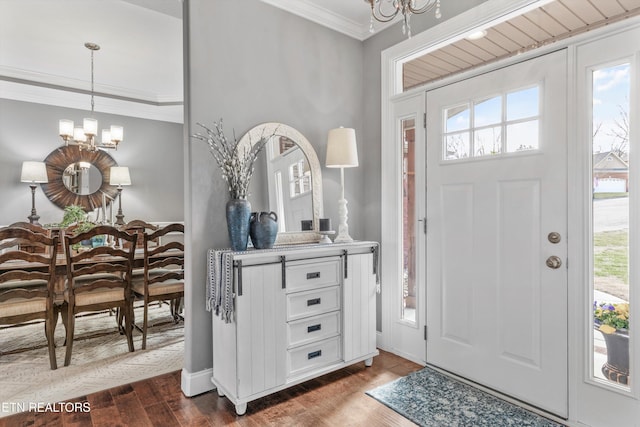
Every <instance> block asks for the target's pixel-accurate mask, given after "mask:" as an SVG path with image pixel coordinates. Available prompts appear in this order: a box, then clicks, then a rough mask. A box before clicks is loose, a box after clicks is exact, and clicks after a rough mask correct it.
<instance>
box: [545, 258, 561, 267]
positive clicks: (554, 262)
mask: <svg viewBox="0 0 640 427" xmlns="http://www.w3.org/2000/svg"><path fill="white" fill-rule="evenodd" d="M561 265H562V260H561V259H560V257H558V256H555V255H551V256H550V257H549V258H547V267H549V268H553V269H554V270H555V269H557V268H560V266H561Z"/></svg>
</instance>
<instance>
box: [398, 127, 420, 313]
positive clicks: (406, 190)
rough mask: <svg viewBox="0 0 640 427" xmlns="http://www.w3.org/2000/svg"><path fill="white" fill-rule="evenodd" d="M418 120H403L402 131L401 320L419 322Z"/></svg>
mask: <svg viewBox="0 0 640 427" xmlns="http://www.w3.org/2000/svg"><path fill="white" fill-rule="evenodd" d="M415 128H416V120H415V118H410V119H403V120H402V121H401V130H402V139H401V141H402V307H401V310H400V313H401V319H402V320H407V321H409V322H415V321H416V308H417V265H416V248H417V245H416V238H417V237H416V231H417V230H416V224H417V222H418V221H417V219H418V218H417V210H416V198H415V196H414V195H415V191H416V174H415V170H416V169H415V168H416V156H415V153H416V144H415V143H416V129H415Z"/></svg>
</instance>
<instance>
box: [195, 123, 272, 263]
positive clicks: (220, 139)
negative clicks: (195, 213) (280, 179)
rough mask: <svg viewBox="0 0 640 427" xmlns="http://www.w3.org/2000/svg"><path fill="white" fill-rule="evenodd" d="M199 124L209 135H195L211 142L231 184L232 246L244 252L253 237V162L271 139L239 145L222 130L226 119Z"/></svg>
mask: <svg viewBox="0 0 640 427" xmlns="http://www.w3.org/2000/svg"><path fill="white" fill-rule="evenodd" d="M197 124H198V126H200V127H202V128H203V129H204V130H205V131H206V134H201V133H196V134H194V135H192V137H193V138H195V139H199V140H201V141H204V142H206V143H207V145H209V151H210V152H211V154H212V155H213V158H214V159H215V161H216V163H217V165H218V167H219V168H220V171H221V172H222V179H224V180H225V181H227V184H228V185H229V195H230V196H231V199H230V200H229V201H227V204H226V215H227V231H228V232H229V239H230V241H231V249H233V250H234V251H244V250H246V249H247V243H248V238H249V221H250V217H251V204H250V203H249V201H248V200H247V196H248V195H249V194H248V191H249V183H250V182H251V177H252V175H253V170H254V168H253V163H254V162H255V160H256V158H257V157H258V154H259V153H260V151H261V150H262V149H263V148H264V146H265V144H266V143H267V140H268V138H261V139H260V140H259V141H258V142H257V143H255V144H253V145H251V146H250V148H246V149H242V148H240V147H239V146H238V144H239V141H238V140H236V139H235V138H234V139H233V140H230V139H227V137H226V136H225V134H224V132H223V129H222V120H220V122H218V123H215V122H214V123H213V127H212V128H209V127H207V126H205V125H203V124H201V123H197Z"/></svg>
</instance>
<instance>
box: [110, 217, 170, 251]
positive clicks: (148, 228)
mask: <svg viewBox="0 0 640 427" xmlns="http://www.w3.org/2000/svg"><path fill="white" fill-rule="evenodd" d="M158 228H160V227H158V226H157V225H155V224H151V223H149V222H146V221H143V220H141V219H133V220H131V221H129V222H128V223H126V224H125V225H121V226H120V227H119V229H120V230H122V231H126V232H127V233H129V234H132V233H135V234H137V235H138V244H137V247H138V248H142V246H143V244H144V242H143V238H142V235H143V234H144V233H149V232H152V231H156V230H157V229H158Z"/></svg>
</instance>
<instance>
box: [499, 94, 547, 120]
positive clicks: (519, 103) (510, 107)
mask: <svg viewBox="0 0 640 427" xmlns="http://www.w3.org/2000/svg"><path fill="white" fill-rule="evenodd" d="M538 92H539V89H538V86H534V87H531V88H528V89H524V90H519V91H516V92H511V93H509V94H507V121H512V120H520V119H526V118H529V117H536V116H538V115H539V114H540V110H539V106H538V104H539V102H538V98H539V96H538Z"/></svg>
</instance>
